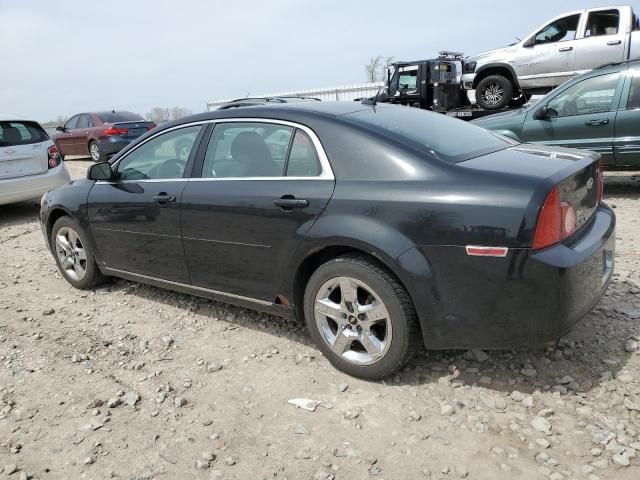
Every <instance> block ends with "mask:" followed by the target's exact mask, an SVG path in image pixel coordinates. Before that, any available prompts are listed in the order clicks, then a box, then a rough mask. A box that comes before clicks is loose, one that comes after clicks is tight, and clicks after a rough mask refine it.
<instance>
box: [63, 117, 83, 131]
mask: <svg viewBox="0 0 640 480" xmlns="http://www.w3.org/2000/svg"><path fill="white" fill-rule="evenodd" d="M79 118H80V115H76V116H74V117H71V118H70V119H69V120H68V121H67V123H65V124H64V128H67V129H70V130H73V129H74V128H76V125H78V119H79Z"/></svg>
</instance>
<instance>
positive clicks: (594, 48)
mask: <svg viewBox="0 0 640 480" xmlns="http://www.w3.org/2000/svg"><path fill="white" fill-rule="evenodd" d="M587 15H588V16H587V21H586V22H585V25H584V35H583V36H584V38H582V39H581V40H580V42H579V46H578V48H577V49H576V70H577V71H578V72H583V71H586V70H591V69H593V68H596V67H599V66H600V65H604V64H606V63H612V62H621V61H622V60H624V47H625V45H624V43H625V42H624V40H625V32H624V29H621V28H620V10H618V9H617V8H614V9H604V10H591V11H589V12H588V14H587Z"/></svg>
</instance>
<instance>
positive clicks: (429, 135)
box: [344, 106, 517, 163]
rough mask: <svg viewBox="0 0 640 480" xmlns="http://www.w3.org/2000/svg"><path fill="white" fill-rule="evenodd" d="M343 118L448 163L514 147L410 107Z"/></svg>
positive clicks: (468, 126) (491, 135) (483, 132)
mask: <svg viewBox="0 0 640 480" xmlns="http://www.w3.org/2000/svg"><path fill="white" fill-rule="evenodd" d="M344 117H345V118H350V119H352V120H354V121H355V122H356V123H360V124H362V125H364V126H367V127H374V129H381V130H384V131H385V132H388V133H391V134H393V135H396V136H398V137H401V138H404V139H408V140H410V141H411V142H413V143H417V144H418V145H419V146H422V147H424V148H426V149H427V152H428V153H430V154H431V155H434V156H435V157H437V158H439V159H441V160H445V161H447V162H450V163H458V162H463V161H465V160H469V159H471V158H474V157H479V156H481V155H486V154H488V153H492V152H497V151H498V150H503V149H505V148H509V147H511V146H513V145H516V144H517V143H516V142H512V141H510V140H508V139H506V138H504V137H501V136H498V135H496V134H494V133H491V132H488V131H487V130H484V129H482V128H480V127H477V126H475V125H471V124H469V123H467V122H464V121H462V120H458V119H455V118H451V117H447V116H446V115H443V114H440V113H433V112H427V111H424V110H420V109H418V108H413V107H403V106H379V107H376V108H368V109H366V110H360V111H358V112H353V113H349V114H346V115H344Z"/></svg>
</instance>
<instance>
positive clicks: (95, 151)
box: [89, 142, 100, 162]
mask: <svg viewBox="0 0 640 480" xmlns="http://www.w3.org/2000/svg"><path fill="white" fill-rule="evenodd" d="M89 153H90V154H91V158H92V160H93V161H94V162H97V161H99V160H100V147H98V144H97V143H96V142H93V143H92V144H91V145H90V146H89Z"/></svg>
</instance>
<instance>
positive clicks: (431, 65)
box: [364, 51, 507, 120]
mask: <svg viewBox="0 0 640 480" xmlns="http://www.w3.org/2000/svg"><path fill="white" fill-rule="evenodd" d="M463 64H464V56H463V54H462V53H459V52H448V51H442V52H440V54H439V56H438V58H434V59H430V60H416V61H412V62H394V63H392V64H391V65H389V66H388V67H387V78H386V81H385V85H384V86H382V87H381V88H380V90H379V91H378V93H377V94H376V96H375V97H371V98H367V99H365V100H364V102H366V103H371V102H374V103H378V102H380V103H394V104H399V105H407V106H410V107H416V108H422V109H425V110H433V111H434V112H439V113H444V114H445V115H448V116H450V117H456V118H460V119H462V120H472V119H474V118H479V117H484V116H486V115H492V114H494V113H498V112H503V111H506V110H507V109H503V110H484V109H482V108H480V107H478V106H476V105H472V104H471V102H470V101H469V98H468V96H467V91H466V90H464V89H463V88H462V82H461V79H462V67H463Z"/></svg>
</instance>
